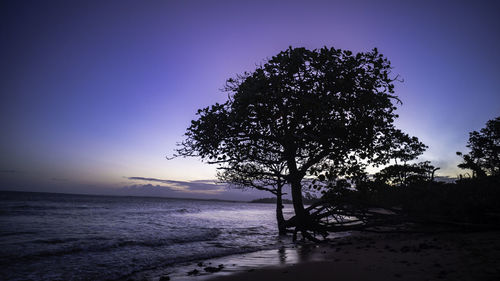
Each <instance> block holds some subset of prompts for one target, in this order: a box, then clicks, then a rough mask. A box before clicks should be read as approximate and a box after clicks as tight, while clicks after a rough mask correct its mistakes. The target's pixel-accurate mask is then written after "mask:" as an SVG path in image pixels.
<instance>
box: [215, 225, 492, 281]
mask: <svg viewBox="0 0 500 281" xmlns="http://www.w3.org/2000/svg"><path fill="white" fill-rule="evenodd" d="M301 255H302V257H301V261H298V262H297V263H295V264H291V265H270V266H268V267H261V268H251V269H246V270H245V271H242V272H236V273H232V274H223V273H219V274H214V275H213V276H212V278H209V280H211V281H231V280H260V281H264V280H287V281H293V280H317V281H321V280H471V281H472V280H500V232H497V231H496V232H475V233H440V234H422V233H420V234H414V233H413V234H357V235H353V236H351V237H347V238H339V239H336V240H334V241H332V242H331V243H328V244H323V245H320V246H312V247H307V248H302V253H301ZM235 262H236V261H235Z"/></svg>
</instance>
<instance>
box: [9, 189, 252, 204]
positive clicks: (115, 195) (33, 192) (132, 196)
mask: <svg viewBox="0 0 500 281" xmlns="http://www.w3.org/2000/svg"><path fill="white" fill-rule="evenodd" d="M1 193H32V194H53V195H77V196H92V197H120V198H123V197H130V198H159V199H174V200H195V201H215V202H230V203H250V202H249V201H238V200H224V199H215V198H210V199H202V198H184V197H165V196H142V195H119V194H93V193H88V194H87V193H65V192H45V191H18V190H0V194H1Z"/></svg>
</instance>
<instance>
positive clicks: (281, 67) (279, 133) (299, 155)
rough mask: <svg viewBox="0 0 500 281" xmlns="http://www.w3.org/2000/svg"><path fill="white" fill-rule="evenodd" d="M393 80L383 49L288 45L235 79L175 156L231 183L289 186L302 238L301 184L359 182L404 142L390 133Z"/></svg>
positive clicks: (204, 111) (394, 100)
mask: <svg viewBox="0 0 500 281" xmlns="http://www.w3.org/2000/svg"><path fill="white" fill-rule="evenodd" d="M390 76H391V65H390V62H389V61H388V59H387V58H385V57H384V56H383V55H382V54H380V53H379V52H378V50H377V49H373V50H372V51H370V52H365V53H357V54H353V53H352V52H351V51H347V50H340V49H335V48H326V47H324V48H322V49H318V50H307V49H305V48H291V47H290V48H289V49H287V50H285V51H283V52H280V53H279V54H277V55H276V56H274V57H272V58H271V59H268V60H267V61H265V62H264V64H262V65H260V66H258V67H257V68H256V70H255V71H253V72H250V73H244V74H243V75H239V76H237V77H235V78H232V79H229V80H228V81H227V84H226V87H225V91H226V92H227V94H228V100H227V101H226V102H225V103H223V104H215V105H213V106H209V107H206V108H203V109H200V110H199V111H198V118H197V119H196V120H193V121H192V123H191V126H190V127H189V128H188V129H187V132H186V139H185V140H184V141H183V142H182V143H181V145H180V147H179V149H178V150H177V153H178V155H181V156H197V157H200V158H202V159H203V160H205V161H207V162H208V163H212V164H218V165H219V166H218V168H219V173H218V176H219V178H220V179H222V180H223V181H226V182H234V183H236V184H243V185H246V184H249V185H250V186H251V185H252V184H253V183H258V182H268V181H271V182H273V181H274V182H275V181H276V180H277V179H284V180H285V181H286V182H287V183H289V184H290V185H291V191H292V198H293V204H294V209H295V213H296V216H297V227H298V228H299V230H301V231H303V233H304V231H305V230H306V229H307V228H308V227H309V225H308V219H307V216H308V214H307V211H306V210H305V209H304V206H303V204H302V189H303V184H302V182H303V180H304V178H307V177H321V178H322V177H329V178H340V177H348V176H355V175H358V174H362V172H363V170H364V168H365V167H366V166H367V165H380V164H385V163H387V162H388V161H389V160H390V159H391V157H392V156H391V153H390V152H393V151H394V149H395V148H396V144H397V142H394V140H393V138H394V136H395V135H398V136H403V135H404V134H403V133H402V132H401V131H399V130H398V129H396V128H395V127H394V125H393V122H394V119H395V118H397V115H396V114H395V112H394V111H395V109H396V104H397V103H400V101H399V99H398V98H397V96H396V95H395V94H394V84H393V82H394V81H395V80H396V79H397V77H390Z"/></svg>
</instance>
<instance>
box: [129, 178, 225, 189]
mask: <svg viewBox="0 0 500 281" xmlns="http://www.w3.org/2000/svg"><path fill="white" fill-rule="evenodd" d="M128 179H129V180H138V181H147V182H158V183H163V184H165V185H166V186H167V187H169V188H170V189H173V190H179V191H223V190H224V189H225V188H226V186H225V185H221V184H216V183H215V182H214V181H211V180H196V181H176V180H165V179H157V178H145V177H128Z"/></svg>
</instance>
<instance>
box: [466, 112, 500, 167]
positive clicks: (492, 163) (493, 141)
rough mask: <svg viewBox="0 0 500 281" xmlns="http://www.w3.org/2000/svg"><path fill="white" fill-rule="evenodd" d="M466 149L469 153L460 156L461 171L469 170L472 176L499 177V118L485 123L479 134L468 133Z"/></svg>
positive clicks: (475, 132) (474, 132) (476, 132)
mask: <svg viewBox="0 0 500 281" xmlns="http://www.w3.org/2000/svg"><path fill="white" fill-rule="evenodd" d="M467 147H468V148H469V149H470V152H469V153H467V154H462V153H461V152H457V154H458V155H459V156H462V159H463V162H462V163H460V164H459V165H458V167H460V168H462V169H470V170H472V172H473V176H476V177H482V176H486V175H500V117H497V118H495V119H492V120H489V121H488V122H486V127H484V128H482V129H481V130H480V131H479V132H478V131H472V132H470V133H469V141H468V142H467Z"/></svg>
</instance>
